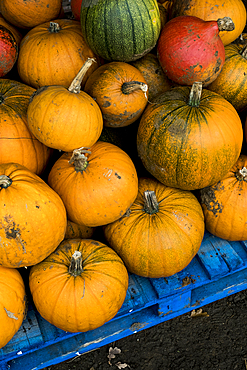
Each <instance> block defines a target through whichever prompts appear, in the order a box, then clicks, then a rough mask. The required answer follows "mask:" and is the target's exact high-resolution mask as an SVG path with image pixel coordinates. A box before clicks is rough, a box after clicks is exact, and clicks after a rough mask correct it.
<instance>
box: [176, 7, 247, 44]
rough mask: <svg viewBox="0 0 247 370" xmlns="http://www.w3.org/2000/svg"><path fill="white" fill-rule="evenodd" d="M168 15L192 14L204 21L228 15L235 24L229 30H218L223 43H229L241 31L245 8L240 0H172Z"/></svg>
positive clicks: (243, 23)
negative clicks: (232, 28)
mask: <svg viewBox="0 0 247 370" xmlns="http://www.w3.org/2000/svg"><path fill="white" fill-rule="evenodd" d="M170 13H171V14H170V17H171V18H174V17H178V16H181V15H192V16H196V17H198V18H201V19H203V20H204V21H217V19H219V18H223V17H230V18H231V19H232V21H233V23H234V25H235V28H234V30H232V31H231V32H227V31H220V33H219V35H220V38H221V40H222V42H223V44H224V45H228V44H230V43H231V42H232V41H234V40H235V39H237V38H238V37H239V36H240V34H241V33H242V32H243V30H244V28H245V24H246V8H245V6H244V3H243V1H242V0H173V1H172V4H171V6H170Z"/></svg>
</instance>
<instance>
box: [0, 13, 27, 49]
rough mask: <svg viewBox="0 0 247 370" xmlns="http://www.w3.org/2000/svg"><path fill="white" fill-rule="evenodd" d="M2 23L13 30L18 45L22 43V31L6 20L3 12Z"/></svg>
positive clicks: (0, 23) (0, 16) (0, 20)
mask: <svg viewBox="0 0 247 370" xmlns="http://www.w3.org/2000/svg"><path fill="white" fill-rule="evenodd" d="M0 25H1V26H4V27H6V28H7V29H8V30H9V31H10V32H12V34H13V36H14V39H15V41H16V42H17V45H20V42H21V40H22V38H23V35H22V33H21V31H20V30H19V29H18V28H17V27H15V26H13V25H12V24H11V23H9V22H8V21H6V19H4V17H3V16H2V14H0Z"/></svg>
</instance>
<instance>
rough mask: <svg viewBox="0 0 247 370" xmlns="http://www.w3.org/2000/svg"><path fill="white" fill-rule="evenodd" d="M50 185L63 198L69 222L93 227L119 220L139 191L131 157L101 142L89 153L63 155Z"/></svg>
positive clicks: (80, 151)
mask: <svg viewBox="0 0 247 370" xmlns="http://www.w3.org/2000/svg"><path fill="white" fill-rule="evenodd" d="M48 184H49V185H50V186H51V187H52V189H54V190H55V191H56V192H57V193H58V194H59V195H60V197H61V198H62V200H63V202H64V204H65V207H66V210H67V214H68V219H69V220H71V221H73V222H75V223H77V224H82V225H85V226H91V227H96V226H102V225H105V224H107V223H110V222H113V221H115V220H116V219H118V218H120V217H121V216H122V215H123V214H124V213H125V212H126V210H127V209H128V208H129V207H130V205H131V204H132V203H133V201H134V200H135V198H136V196H137V192H138V178H137V173H136V169H135V166H134V164H133V162H132V160H131V159H130V157H129V156H128V154H127V153H125V151H123V150H122V149H120V148H119V147H118V146H116V145H114V144H111V143H108V142H102V141H97V142H96V143H95V144H94V145H93V146H92V147H91V148H90V150H88V149H87V148H80V149H78V150H74V151H73V153H64V154H62V156H61V157H60V158H59V159H58V160H57V161H56V162H55V163H54V165H53V167H52V169H51V171H50V173H49V175H48Z"/></svg>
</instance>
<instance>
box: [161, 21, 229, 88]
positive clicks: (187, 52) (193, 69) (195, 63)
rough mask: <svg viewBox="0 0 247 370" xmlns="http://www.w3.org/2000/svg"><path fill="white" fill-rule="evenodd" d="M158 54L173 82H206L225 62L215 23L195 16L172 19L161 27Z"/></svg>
mask: <svg viewBox="0 0 247 370" xmlns="http://www.w3.org/2000/svg"><path fill="white" fill-rule="evenodd" d="M157 55H158V59H159V62H160V65H161V67H162V69H163V71H164V72H165V74H166V76H167V77H168V78H169V79H170V80H172V81H174V82H175V83H177V84H179V85H192V84H193V83H194V82H195V81H200V82H202V83H203V85H204V86H207V85H209V84H210V83H211V82H212V81H214V80H215V79H216V77H217V76H218V75H219V74H220V71H221V70H222V67H223V64H224V61H225V49H224V45H223V43H222V41H221V38H220V37H219V28H218V24H217V22H216V21H204V20H202V19H200V18H198V17H194V16H179V17H176V18H173V19H171V20H170V21H169V22H167V23H166V24H165V25H164V27H163V28H162V30H161V33H160V37H159V40H158V43H157Z"/></svg>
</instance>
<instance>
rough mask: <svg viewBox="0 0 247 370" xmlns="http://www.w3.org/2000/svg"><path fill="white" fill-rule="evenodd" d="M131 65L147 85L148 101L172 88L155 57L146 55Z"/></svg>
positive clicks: (150, 54) (149, 54)
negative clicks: (137, 70)
mask: <svg viewBox="0 0 247 370" xmlns="http://www.w3.org/2000/svg"><path fill="white" fill-rule="evenodd" d="M132 65H133V66H134V67H136V68H137V69H139V71H140V72H141V74H142V75H143V77H144V79H145V81H146V83H147V84H148V100H149V101H152V100H153V99H154V98H156V96H158V95H159V94H161V93H163V92H165V91H167V90H170V88H171V87H172V86H173V83H172V81H170V80H169V79H168V78H167V76H166V75H165V73H164V71H163V69H162V67H161V65H160V63H159V60H158V57H157V55H155V54H152V53H148V54H146V55H144V56H143V57H142V58H140V59H138V60H136V61H134V62H132Z"/></svg>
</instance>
